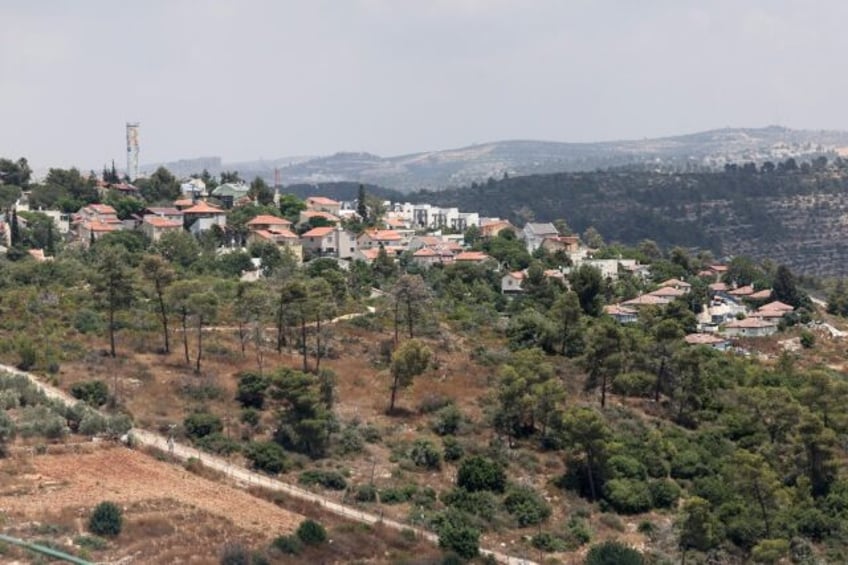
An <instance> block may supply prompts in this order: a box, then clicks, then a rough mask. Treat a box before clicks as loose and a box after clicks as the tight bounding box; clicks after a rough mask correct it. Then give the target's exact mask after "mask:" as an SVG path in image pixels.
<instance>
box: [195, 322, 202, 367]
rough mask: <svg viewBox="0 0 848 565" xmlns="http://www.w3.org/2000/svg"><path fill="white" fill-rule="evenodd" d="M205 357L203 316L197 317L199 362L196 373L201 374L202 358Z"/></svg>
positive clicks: (196, 365)
mask: <svg viewBox="0 0 848 565" xmlns="http://www.w3.org/2000/svg"><path fill="white" fill-rule="evenodd" d="M202 355H203V316H198V317H197V361H196V364H195V366H194V372H195V373H200V358H201V356H202Z"/></svg>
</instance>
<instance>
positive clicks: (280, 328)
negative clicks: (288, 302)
mask: <svg viewBox="0 0 848 565" xmlns="http://www.w3.org/2000/svg"><path fill="white" fill-rule="evenodd" d="M284 312H285V311H284V310H283V295H282V293H280V303H279V304H278V305H277V353H282V352H283V345H285V343H286V337H285V334H284V333H283V313H284Z"/></svg>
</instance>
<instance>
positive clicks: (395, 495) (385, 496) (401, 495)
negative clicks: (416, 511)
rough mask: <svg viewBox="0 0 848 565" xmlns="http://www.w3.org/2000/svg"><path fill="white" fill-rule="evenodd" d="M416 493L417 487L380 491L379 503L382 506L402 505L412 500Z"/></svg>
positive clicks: (407, 486) (410, 486) (408, 486)
mask: <svg viewBox="0 0 848 565" xmlns="http://www.w3.org/2000/svg"><path fill="white" fill-rule="evenodd" d="M417 492H418V487H417V486H415V485H406V486H403V487H394V488H386V489H383V490H381V491H380V502H382V503H383V504H403V503H404V502H409V501H410V500H412V497H413V496H415V494H416V493H417Z"/></svg>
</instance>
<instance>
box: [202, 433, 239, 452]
mask: <svg viewBox="0 0 848 565" xmlns="http://www.w3.org/2000/svg"><path fill="white" fill-rule="evenodd" d="M197 446H198V447H199V448H200V449H202V450H204V451H208V452H210V453H215V454H217V455H232V454H233V453H238V452H239V451H241V444H240V443H239V442H238V441H237V440H234V439H232V438H229V437H227V436H225V435H224V434H222V433H220V432H215V433H211V434H209V435H208V436H203V437H202V438H200V439H198V440H197Z"/></svg>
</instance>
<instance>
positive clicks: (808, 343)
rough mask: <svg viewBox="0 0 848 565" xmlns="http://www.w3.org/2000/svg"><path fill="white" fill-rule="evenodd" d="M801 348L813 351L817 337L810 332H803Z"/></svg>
mask: <svg viewBox="0 0 848 565" xmlns="http://www.w3.org/2000/svg"><path fill="white" fill-rule="evenodd" d="M800 339H801V347H803V348H804V349H812V348H813V346H815V345H816V335H815V334H814V333H813V332H811V331H809V330H803V331H801V338H800Z"/></svg>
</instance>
